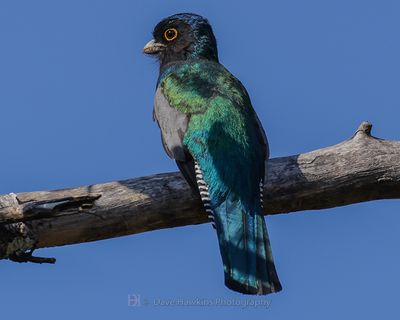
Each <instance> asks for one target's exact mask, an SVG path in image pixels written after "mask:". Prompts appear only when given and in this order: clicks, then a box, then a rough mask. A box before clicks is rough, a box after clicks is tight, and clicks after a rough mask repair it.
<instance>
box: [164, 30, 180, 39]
mask: <svg viewBox="0 0 400 320" xmlns="http://www.w3.org/2000/svg"><path fill="white" fill-rule="evenodd" d="M177 37H178V30H176V29H175V28H169V29H167V30H165V32H164V38H165V40H167V41H172V40H175V39H176V38H177Z"/></svg>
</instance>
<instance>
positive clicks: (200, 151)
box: [143, 13, 282, 295]
mask: <svg viewBox="0 0 400 320" xmlns="http://www.w3.org/2000/svg"><path fill="white" fill-rule="evenodd" d="M152 35H153V38H152V40H150V41H149V42H148V43H147V44H146V45H145V47H144V48H143V52H144V53H145V54H148V55H152V56H154V57H156V58H157V60H158V62H159V76H158V81H157V85H156V90H155V96H154V108H153V118H154V121H155V122H156V123H157V124H158V126H159V128H160V131H161V140H162V144H163V146H164V149H165V152H166V153H167V155H168V156H169V157H170V158H172V159H174V160H175V161H176V164H177V166H178V168H179V170H180V171H181V173H182V175H183V177H184V178H185V179H186V181H187V183H188V184H189V185H190V187H191V188H192V189H193V191H194V192H196V193H197V194H198V195H199V196H200V198H201V200H202V203H203V206H204V211H205V214H207V216H208V219H209V220H210V222H211V223H212V225H213V227H214V228H215V229H216V234H217V238H218V243H219V249H220V253H221V257H222V263H223V269H224V282H225V285H226V286H227V287H228V288H229V289H231V290H233V291H237V292H240V293H242V294H253V295H265V294H269V293H274V292H279V291H280V290H282V286H281V283H280V281H279V278H278V275H277V272H276V268H275V263H274V260H273V257H272V251H271V245H270V241H269V237H268V233H267V229H266V224H265V220H264V216H263V187H264V176H265V171H266V168H265V162H266V159H267V158H268V157H269V147H268V140H267V137H266V135H265V132H264V129H263V127H262V125H261V122H260V120H259V118H258V117H257V114H256V113H255V111H254V109H253V107H252V104H251V100H250V97H249V94H248V92H247V90H246V89H245V87H244V86H243V84H242V83H241V82H240V81H239V80H238V79H237V78H236V77H235V76H233V75H232V74H231V73H230V72H229V71H228V70H227V69H226V68H225V67H224V66H223V65H222V64H221V63H220V62H219V57H218V50H217V42H216V38H215V35H214V32H213V29H212V27H211V25H210V23H209V22H208V20H207V19H206V18H204V17H202V16H200V15H198V14H194V13H178V14H174V15H172V16H169V17H167V18H165V19H163V20H161V21H160V22H159V23H158V24H157V25H156V26H155V28H154V30H153V33H152Z"/></svg>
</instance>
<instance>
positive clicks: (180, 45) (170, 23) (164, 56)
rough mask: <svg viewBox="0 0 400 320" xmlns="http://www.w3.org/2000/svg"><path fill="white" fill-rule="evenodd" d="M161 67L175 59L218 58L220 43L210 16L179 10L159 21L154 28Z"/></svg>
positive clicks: (215, 59)
mask: <svg viewBox="0 0 400 320" xmlns="http://www.w3.org/2000/svg"><path fill="white" fill-rule="evenodd" d="M153 38H154V40H155V42H156V43H158V44H160V45H161V46H162V50H158V51H157V54H158V58H159V60H160V66H161V69H162V68H163V67H164V66H165V65H167V64H169V63H174V62H182V61H186V60H189V59H200V58H202V59H209V60H213V61H216V62H218V53H217V44H216V40H215V37H214V34H213V31H212V28H211V26H210V24H209V23H208V21H207V19H205V18H203V17H201V16H199V15H196V14H189V13H183V14H176V15H173V16H171V17H168V18H166V19H164V20H162V21H161V22H159V23H158V24H157V25H156V27H155V28H154V31H153Z"/></svg>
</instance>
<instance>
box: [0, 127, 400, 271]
mask: <svg viewBox="0 0 400 320" xmlns="http://www.w3.org/2000/svg"><path fill="white" fill-rule="evenodd" d="M267 168H268V172H267V179H266V185H265V193H264V194H265V198H264V205H265V208H266V211H268V212H266V214H278V213H288V212H295V211H300V210H310V209H311V210H316V209H323V208H330V207H337V206H343V205H347V204H351V203H356V202H363V201H370V200H376V199H391V198H400V142H399V141H387V140H382V139H377V138H375V137H372V136H371V124H369V123H368V122H363V123H362V124H361V125H360V127H359V128H358V130H357V131H356V133H355V134H354V136H353V137H352V138H351V139H349V140H346V141H344V142H342V143H339V144H337V145H335V146H332V147H328V148H323V149H319V150H316V151H312V152H308V153H304V154H300V155H295V156H289V157H282V158H275V159H271V160H269V161H268V163H267ZM204 222H207V219H206V215H205V214H204V213H203V210H202V206H201V201H200V199H199V198H198V196H197V195H196V194H194V193H193V192H192V191H191V190H190V188H189V187H188V185H187V184H186V183H185V181H184V180H183V178H182V177H181V175H180V174H178V173H164V174H157V175H153V176H148V177H142V178H137V179H130V180H125V181H118V182H110V183H104V184H95V185H91V186H85V187H80V188H73V189H65V190H55V191H42V192H27V193H18V194H13V193H11V194H7V195H3V196H0V259H4V258H10V259H11V260H14V261H18V262H21V261H22V262H25V261H30V262H39V263H43V262H50V263H54V260H51V258H38V257H32V254H31V250H32V249H35V248H43V247H51V246H62V245H66V244H73V243H81V242H87V241H95V240H100V239H107V238H113V237H119V236H123V235H128V234H134V233H139V232H145V231H150V230H156V229H161V228H171V227H177V226H184V225H190V224H199V223H204Z"/></svg>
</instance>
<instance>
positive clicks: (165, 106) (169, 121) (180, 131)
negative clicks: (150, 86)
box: [154, 87, 189, 161]
mask: <svg viewBox="0 0 400 320" xmlns="http://www.w3.org/2000/svg"><path fill="white" fill-rule="evenodd" d="M154 119H155V120H156V121H157V123H158V126H159V127H160V130H161V137H162V142H163V145H164V149H165V151H166V152H167V154H168V155H169V156H170V157H171V158H173V159H176V160H179V161H185V160H186V156H185V151H184V149H185V148H184V146H183V137H184V135H185V132H186V130H187V126H188V122H189V118H188V116H187V115H186V114H184V113H182V112H180V111H178V110H177V109H175V108H173V107H171V106H170V104H169V103H168V101H167V99H166V98H165V96H164V94H163V93H162V91H161V88H160V87H158V88H157V91H156V95H155V97H154Z"/></svg>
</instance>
